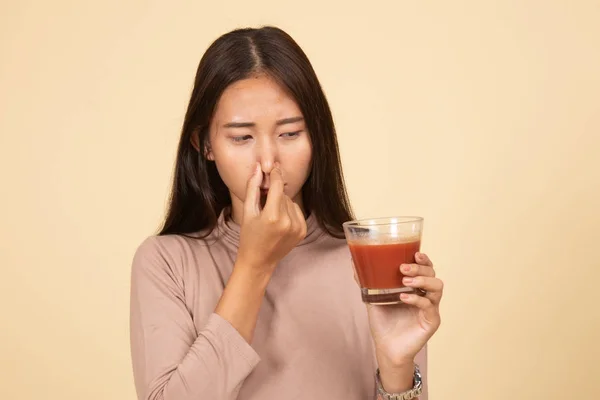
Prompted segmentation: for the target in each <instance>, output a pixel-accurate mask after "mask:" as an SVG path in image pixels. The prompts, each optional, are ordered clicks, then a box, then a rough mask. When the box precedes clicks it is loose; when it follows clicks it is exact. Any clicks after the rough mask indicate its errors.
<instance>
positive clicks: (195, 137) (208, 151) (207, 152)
mask: <svg viewBox="0 0 600 400" xmlns="http://www.w3.org/2000/svg"><path fill="white" fill-rule="evenodd" d="M190 141H191V142H192V146H194V149H196V151H198V152H199V151H200V132H198V131H197V130H196V131H194V133H192V137H191V139H190ZM204 158H206V159H207V160H210V161H214V160H215V157H214V156H213V152H212V148H211V146H210V141H208V140H206V141H205V143H204Z"/></svg>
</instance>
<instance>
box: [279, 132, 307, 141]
mask: <svg viewBox="0 0 600 400" xmlns="http://www.w3.org/2000/svg"><path fill="white" fill-rule="evenodd" d="M300 132H302V131H297V132H286V133H282V134H281V135H280V136H281V137H283V138H286V139H292V138H295V137H297V136H298V135H300Z"/></svg>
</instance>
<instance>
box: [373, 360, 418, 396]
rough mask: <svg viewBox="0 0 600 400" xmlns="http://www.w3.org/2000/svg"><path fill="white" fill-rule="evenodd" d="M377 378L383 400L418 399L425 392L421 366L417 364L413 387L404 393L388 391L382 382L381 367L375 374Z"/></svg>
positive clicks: (378, 388) (379, 392) (378, 391)
mask: <svg viewBox="0 0 600 400" xmlns="http://www.w3.org/2000/svg"><path fill="white" fill-rule="evenodd" d="M375 380H376V382H377V393H378V394H379V396H381V399H382V400H413V399H416V398H417V397H419V396H420V395H421V393H423V377H422V376H421V371H420V370H419V366H418V365H417V364H415V373H414V376H413V388H412V389H410V390H407V391H406V392H403V393H388V392H386V391H385V389H384V388H383V385H382V384H381V377H380V376H379V368H377V373H376V374H375Z"/></svg>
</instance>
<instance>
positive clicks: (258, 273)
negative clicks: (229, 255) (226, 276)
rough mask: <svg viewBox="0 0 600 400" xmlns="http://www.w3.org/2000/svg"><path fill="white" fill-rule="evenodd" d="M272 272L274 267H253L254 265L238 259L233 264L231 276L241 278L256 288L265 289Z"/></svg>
mask: <svg viewBox="0 0 600 400" xmlns="http://www.w3.org/2000/svg"><path fill="white" fill-rule="evenodd" d="M274 270H275V265H270V264H265V265H255V263H251V262H247V261H245V260H242V259H239V260H237V261H236V262H235V265H234V268H233V274H236V275H241V276H243V278H244V279H246V280H248V281H249V282H252V283H253V284H254V285H257V287H263V286H264V287H265V288H266V286H267V284H268V283H269V281H270V280H271V275H273V271H274Z"/></svg>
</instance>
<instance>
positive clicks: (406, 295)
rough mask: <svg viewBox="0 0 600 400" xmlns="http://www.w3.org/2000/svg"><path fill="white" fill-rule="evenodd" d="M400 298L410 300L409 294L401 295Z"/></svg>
mask: <svg viewBox="0 0 600 400" xmlns="http://www.w3.org/2000/svg"><path fill="white" fill-rule="evenodd" d="M400 298H401V299H403V300H406V299H408V293H400Z"/></svg>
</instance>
